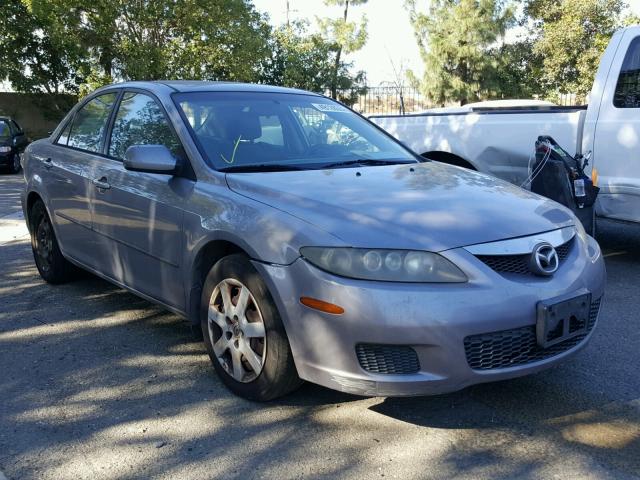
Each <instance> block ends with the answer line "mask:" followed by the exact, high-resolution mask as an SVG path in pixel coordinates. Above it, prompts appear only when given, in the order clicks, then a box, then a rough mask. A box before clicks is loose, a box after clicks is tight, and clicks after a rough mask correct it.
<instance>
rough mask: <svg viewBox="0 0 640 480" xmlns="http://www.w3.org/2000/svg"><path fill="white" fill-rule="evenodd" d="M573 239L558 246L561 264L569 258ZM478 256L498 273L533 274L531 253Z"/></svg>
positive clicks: (557, 250)
mask: <svg viewBox="0 0 640 480" xmlns="http://www.w3.org/2000/svg"><path fill="white" fill-rule="evenodd" d="M573 241H574V239H573V238H572V239H571V240H569V241H568V242H565V243H563V244H562V245H560V246H559V247H556V252H557V253H558V259H559V260H560V265H562V262H563V260H564V259H565V258H567V255H569V252H571V247H572V246H573ZM477 258H478V259H479V260H480V261H482V262H483V263H484V264H486V265H487V266H488V267H489V268H491V269H492V270H494V271H496V272H498V273H516V274H520V275H533V273H532V272H531V270H529V259H530V258H531V254H529V253H527V254H524V255H478V256H477Z"/></svg>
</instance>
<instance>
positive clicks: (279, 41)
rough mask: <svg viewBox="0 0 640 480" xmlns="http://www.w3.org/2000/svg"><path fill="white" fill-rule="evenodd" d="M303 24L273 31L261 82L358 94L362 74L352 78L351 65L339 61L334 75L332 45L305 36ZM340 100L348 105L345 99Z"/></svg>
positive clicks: (323, 40)
mask: <svg viewBox="0 0 640 480" xmlns="http://www.w3.org/2000/svg"><path fill="white" fill-rule="evenodd" d="M308 28H309V24H308V23H307V22H290V23H289V24H287V25H283V26H281V27H279V28H277V29H275V30H274V31H273V33H272V36H271V47H270V50H271V52H272V54H271V57H270V58H269V60H268V62H267V63H266V65H265V68H264V73H263V76H262V79H261V80H262V81H263V82H264V83H270V84H273V85H282V86H285V87H293V88H301V89H304V90H311V91H313V92H318V93H324V92H325V91H327V90H331V89H332V88H333V87H336V90H340V91H344V90H356V91H357V90H359V89H361V88H362V85H361V83H362V82H363V77H364V74H363V73H362V72H359V73H356V74H353V73H351V71H350V68H351V64H349V63H345V62H344V61H340V62H339V63H338V71H337V75H336V72H335V65H336V64H335V60H336V57H337V51H336V48H335V44H333V43H331V42H329V41H327V40H326V39H324V38H323V37H322V35H320V34H318V33H315V34H309V33H308ZM341 100H346V101H347V102H349V101H350V99H349V98H345V97H343V98H341Z"/></svg>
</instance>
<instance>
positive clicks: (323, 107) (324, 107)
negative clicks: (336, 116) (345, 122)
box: [311, 103, 349, 112]
mask: <svg viewBox="0 0 640 480" xmlns="http://www.w3.org/2000/svg"><path fill="white" fill-rule="evenodd" d="M311 105H313V106H314V107H316V108H317V109H318V110H320V111H321V112H348V111H349V109H348V108H346V107H343V106H342V105H338V104H333V103H312V104H311Z"/></svg>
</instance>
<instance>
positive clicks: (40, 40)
mask: <svg viewBox="0 0 640 480" xmlns="http://www.w3.org/2000/svg"><path fill="white" fill-rule="evenodd" d="M50 29H51V25H50V24H48V23H47V22H46V21H43V20H42V19H40V18H38V17H37V16H35V15H33V13H32V12H30V11H29V9H28V8H27V6H26V5H24V4H23V3H22V2H21V0H5V4H4V5H3V9H2V15H0V80H8V81H9V82H11V85H12V86H13V88H14V89H16V90H17V91H22V92H34V93H37V92H46V93H58V92H61V91H63V90H64V91H67V92H75V91H77V87H78V84H79V83H81V82H82V81H83V79H84V72H85V70H86V68H85V67H86V65H85V63H84V62H83V58H82V55H81V52H80V50H79V48H78V45H77V44H76V42H75V41H74V40H73V39H72V38H69V37H55V38H52V37H51V36H50V35H49V34H48V32H49V31H50Z"/></svg>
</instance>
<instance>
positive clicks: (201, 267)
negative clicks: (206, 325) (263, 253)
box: [187, 240, 250, 325]
mask: <svg viewBox="0 0 640 480" xmlns="http://www.w3.org/2000/svg"><path fill="white" fill-rule="evenodd" d="M233 253H244V254H245V255H247V256H248V257H250V255H249V254H248V253H247V252H246V251H245V250H244V249H243V248H242V247H240V246H239V245H238V244H236V243H234V242H232V241H229V240H210V241H208V242H206V243H204V244H203V245H202V246H201V247H200V248H199V249H198V251H197V253H196V254H195V256H194V257H193V262H191V268H190V269H189V290H188V298H187V318H188V319H189V321H190V322H191V323H192V324H193V325H198V324H199V323H200V315H199V313H200V297H201V296H202V287H203V285H204V281H205V279H206V278H207V274H208V273H209V271H210V270H211V267H213V265H215V263H216V262H217V261H218V260H220V259H221V258H223V257H226V256H227V255H231V254H233Z"/></svg>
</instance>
